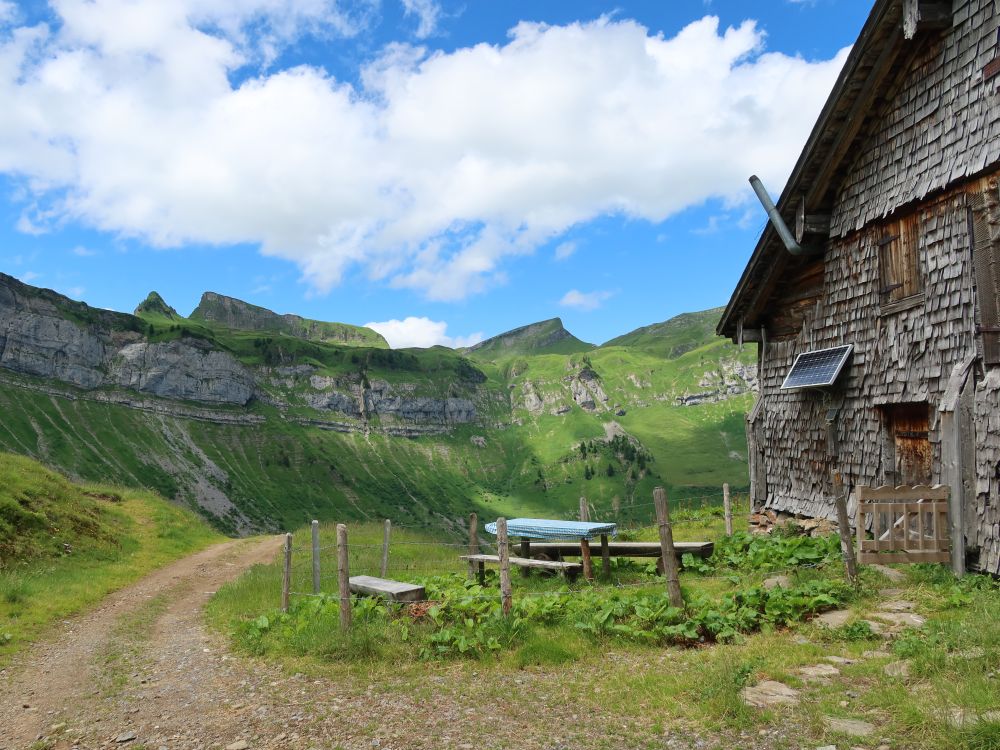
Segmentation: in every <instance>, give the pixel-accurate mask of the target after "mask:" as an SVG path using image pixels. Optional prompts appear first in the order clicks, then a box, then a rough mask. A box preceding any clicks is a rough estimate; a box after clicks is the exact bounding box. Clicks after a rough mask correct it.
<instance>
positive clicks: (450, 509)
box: [0, 275, 755, 534]
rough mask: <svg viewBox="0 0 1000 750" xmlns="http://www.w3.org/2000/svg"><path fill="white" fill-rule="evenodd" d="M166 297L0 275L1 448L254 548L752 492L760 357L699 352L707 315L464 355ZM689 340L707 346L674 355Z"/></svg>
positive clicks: (534, 336)
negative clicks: (367, 341) (155, 500)
mask: <svg viewBox="0 0 1000 750" xmlns="http://www.w3.org/2000/svg"><path fill="white" fill-rule="evenodd" d="M157 298H158V295H157ZM157 298H152V297H151V301H150V300H147V302H150V304H148V305H144V306H141V308H142V309H140V316H139V317H135V316H130V315H121V314H118V313H105V312H104V311H96V310H92V309H91V308H88V307H87V306H86V305H82V304H80V303H75V302H72V301H70V300H66V299H65V298H62V297H60V296H59V295H56V294H55V293H54V292H47V291H44V290H36V289H34V288H33V287H29V286H27V285H24V284H21V283H20V282H16V281H14V280H11V279H10V277H4V276H2V275H0V412H2V413H3V414H4V419H3V420H0V449H6V450H10V451H15V452H19V453H22V454H25V455H29V456H33V457H36V458H39V459H41V460H44V461H45V462H46V463H48V464H50V465H53V466H58V467H60V468H62V469H64V470H65V471H67V472H69V473H71V474H72V475H74V476H78V477H81V478H84V479H87V480H91V481H99V480H100V481H114V482H120V483H122V484H125V485H132V486H140V485H141V486H145V487H150V488H153V489H156V490H157V491H159V492H161V493H162V494H163V495H164V496H166V497H169V498H171V499H173V500H174V501H176V502H178V503H181V504H183V505H186V506H188V507H191V508H192V509H196V510H197V511H198V512H200V513H201V514H202V515H204V516H205V517H206V518H208V519H210V520H211V521H212V523H213V524H215V525H216V527H218V528H220V529H223V530H225V531H227V532H230V533H239V534H245V533H250V532H253V531H255V530H266V529H281V528H289V527H294V526H298V525H300V524H302V523H303V522H306V521H308V520H310V519H311V518H319V519H331V518H359V519H365V518H379V517H390V518H393V519H394V520H398V521H401V522H405V523H408V524H412V525H420V526H425V527H435V528H442V527H444V528H452V529H454V530H455V531H456V532H458V530H459V529H460V527H461V525H462V523H463V522H462V521H461V520H460V519H461V517H463V516H464V515H466V514H467V513H468V512H469V511H471V510H476V511H477V512H480V514H481V515H491V514H492V515H496V514H498V513H500V512H504V513H508V514H510V513H516V514H522V515H528V514H536V515H539V514H552V513H558V514H565V513H572V512H574V509H575V508H576V507H577V503H578V498H579V497H580V496H581V495H586V496H587V497H588V498H590V499H591V501H592V502H593V503H594V504H595V506H596V507H598V508H603V509H605V510H606V511H607V512H608V513H610V512H611V510H612V509H613V508H619V509H621V508H622V507H624V506H627V505H628V504H630V503H634V502H637V498H645V497H647V496H648V494H649V493H650V492H651V491H652V488H653V486H654V485H656V484H665V485H667V486H668V487H669V488H670V489H671V492H673V493H674V496H681V495H704V494H708V493H717V492H718V491H719V487H720V486H721V484H722V483H723V482H729V483H730V484H731V485H733V486H734V487H736V488H738V487H741V486H745V484H746V481H747V469H746V462H745V442H744V440H745V438H744V429H743V421H742V415H743V413H744V412H745V411H746V410H747V409H748V408H749V405H750V400H751V398H752V396H751V395H750V393H751V391H752V390H753V388H754V386H755V375H754V367H753V364H752V359H751V357H752V355H751V354H750V352H749V351H747V352H743V353H741V352H739V351H738V350H737V349H736V347H734V346H732V345H731V344H730V343H729V342H727V341H725V340H722V339H719V338H716V337H714V336H713V335H709V336H708V337H707V338H702V339H701V340H700V341H699V340H698V337H699V336H701V335H702V333H703V330H702V329H703V326H702V324H701V321H702V320H703V319H704V317H706V315H707V313H702V314H698V315H696V316H684V317H683V318H682V319H681V320H680V321H679V322H678V321H668V323H666V324H662V325H659V326H651V327H649V330H647V331H646V332H645V333H643V334H642V340H641V341H640V342H639V343H638V344H636V345H630V344H625V345H615V346H608V345H606V346H602V347H596V348H595V347H592V346H591V345H589V344H585V343H583V342H581V341H579V339H576V338H575V337H573V336H572V335H571V334H569V332H567V331H566V330H565V328H564V327H563V326H562V323H561V322H560V321H559V320H558V319H554V320H552V321H543V322H542V323H541V324H533V325H529V326H525V327H522V328H521V329H517V330H516V331H514V332H510V333H508V334H502V335H501V336H500V337H495V338H494V344H493V345H490V346H487V347H483V348H481V349H480V350H478V352H476V351H474V352H472V353H470V354H468V356H463V355H462V354H461V353H459V352H455V351H452V350H449V349H446V348H443V347H434V348H432V349H407V350H389V349H382V348H376V347H360V346H347V345H344V344H340V343H328V342H321V341H307V340H305V339H301V338H296V337H293V336H289V335H287V334H285V333H283V332H278V333H269V332H263V331H247V330H236V329H231V328H225V327H223V326H221V325H220V324H218V323H215V322H212V323H206V322H204V321H201V322H199V321H195V320H191V319H187V318H179V317H172V314H171V313H170V310H169V308H168V307H167V306H166V303H165V302H162V300H161V299H157ZM161 302H162V304H161ZM165 308H166V309H165ZM511 334H516V335H513V336H512V335H511ZM504 336H507V339H504ZM658 337H662V338H665V339H666V340H667V343H661V342H659V341H658ZM504 340H505V341H506V342H507V343H500V342H501V341H504ZM677 341H683V342H688V343H692V344H697V345H695V346H694V347H693V348H690V347H689V346H688V343H685V344H684V348H685V349H687V350H686V351H685V352H684V353H683V354H681V355H680V356H674V357H665V356H663V354H662V352H672V351H674V350H675V349H676V348H677V347H678V345H679V344H678V343H677ZM581 347H582V348H583V350H582V351H570V352H569V353H567V352H564V351H560V349H564V348H565V349H570V350H574V349H580V348H581ZM616 512H617V511H616Z"/></svg>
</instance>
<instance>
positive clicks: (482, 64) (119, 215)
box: [0, 0, 845, 300]
mask: <svg viewBox="0 0 1000 750" xmlns="http://www.w3.org/2000/svg"><path fill="white" fill-rule="evenodd" d="M373 1H374V0H371V2H373ZM52 4H53V8H54V10H55V12H56V13H57V14H58V15H59V17H60V23H58V24H56V25H54V28H55V30H52V29H50V28H49V27H48V26H45V25H39V26H35V27H31V28H24V27H22V28H14V29H12V30H11V31H10V32H9V34H8V35H7V36H6V37H4V38H3V41H0V101H3V102H4V116H3V117H2V118H0V173H6V174H8V175H12V176H15V177H16V178H19V180H18V182H19V183H20V184H21V185H22V186H23V189H24V193H25V195H26V198H25V199H24V212H23V215H22V217H21V219H20V222H19V226H20V227H21V228H22V230H23V231H42V230H43V229H45V228H47V227H51V226H54V225H58V224H61V223H65V222H67V221H69V222H79V223H82V224H85V225H88V226H91V227H95V228H97V229H99V230H103V231H107V232H113V233H116V234H118V235H120V236H123V237H134V238H139V239H140V240H143V241H145V242H147V243H151V244H153V245H156V246H182V245H185V244H188V243H209V244H220V245H231V244H238V243H255V244H257V245H259V247H260V248H261V251H262V252H263V253H264V254H266V255H269V256H273V257H279V258H284V259H287V260H290V261H292V262H294V263H295V264H297V265H298V267H299V268H300V270H301V272H302V275H303V278H304V279H305V280H306V281H307V282H308V283H309V284H310V286H311V287H312V289H313V290H315V291H318V292H325V291H327V290H329V289H330V288H332V287H333V286H335V285H337V284H338V283H340V282H341V281H342V279H343V278H344V276H345V274H347V273H349V272H352V271H360V272H361V273H363V274H365V275H366V276H367V277H368V278H369V279H371V280H373V281H375V282H378V283H382V284H385V285H388V286H390V287H396V288H411V289H416V290H418V291H420V292H422V293H423V294H424V295H425V296H427V297H428V298H430V299H436V300H454V299H460V298H463V297H465V296H467V295H469V294H472V293H476V292H479V291H482V290H484V289H486V288H488V287H490V286H491V285H496V284H499V283H503V281H504V279H505V278H506V276H505V272H504V266H505V265H506V264H507V263H510V262H512V258H513V257H514V256H517V255H524V254H528V253H532V252H533V251H534V250H535V249H536V248H537V247H539V246H540V245H542V244H545V243H549V242H551V241H553V240H558V239H559V238H560V237H561V236H562V235H563V233H565V232H566V230H568V229H569V228H571V227H573V226H574V225H577V224H580V223H582V222H586V221H589V220H591V219H594V218H597V217H599V216H605V215H609V214H617V215H622V216H626V217H629V218H636V219H644V220H647V221H651V222H659V221H662V220H663V219H665V218H667V217H669V216H671V215H672V214H675V213H677V212H679V211H681V210H683V209H684V208H686V207H689V206H692V205H697V204H701V203H703V202H704V201H706V200H709V199H712V198H720V199H722V200H723V201H725V202H726V203H727V205H728V206H729V207H732V206H737V205H740V204H742V203H744V202H746V201H747V200H750V199H752V194H751V193H750V191H749V187H748V185H747V184H746V177H747V175H749V174H751V173H754V172H756V173H757V174H759V175H760V176H761V178H762V179H763V180H764V182H765V184H767V185H769V186H771V187H772V189H773V190H775V191H777V190H779V189H780V186H781V184H782V183H783V181H784V180H785V179H786V177H787V174H788V173H789V171H790V170H791V167H792V165H793V162H794V159H795V157H796V156H797V154H798V150H799V144H801V143H803V142H804V140H805V138H806V135H807V134H808V132H809V129H810V128H811V126H812V123H813V121H814V119H815V117H816V114H817V113H818V111H819V109H820V106H821V105H822V103H823V101H824V100H825V98H826V94H827V92H828V91H829V89H830V87H831V86H832V83H833V81H834V79H835V77H836V75H837V73H838V71H839V70H840V67H841V65H842V64H843V60H844V57H845V52H842V53H840V54H839V55H837V56H836V57H835V58H834V59H833V60H829V61H819V62H809V61H806V60H803V59H801V58H798V57H790V56H788V55H784V54H780V53H771V52H766V51H764V49H763V42H764V34H763V32H762V31H761V30H759V29H757V28H756V26H755V25H754V24H753V23H752V22H746V23H743V24H742V25H740V26H739V27H738V28H728V29H720V28H719V26H718V20H717V19H715V18H714V17H706V18H704V19H701V20H699V21H696V22H694V23H691V24H690V25H688V26H687V27H685V28H684V29H682V30H681V31H680V32H679V33H678V34H677V35H676V36H674V37H672V38H665V37H663V36H660V35H650V34H649V33H648V32H647V30H646V29H645V28H644V27H642V26H641V25H639V24H638V23H636V22H634V21H629V20H612V19H609V18H602V19H599V20H596V21H593V22H589V23H576V24H570V25H568V26H546V25H543V24H532V23H521V24H519V25H518V26H516V27H515V28H514V29H512V30H511V32H510V39H509V41H508V43H507V44H505V45H502V46H495V45H487V44H480V45H477V46H474V47H469V48H460V49H456V50H454V51H453V52H448V53H445V52H436V53H428V52H427V51H425V50H423V49H419V48H414V47H410V46H407V45H399V44H395V45H390V46H389V47H387V48H386V50H385V54H384V56H382V57H380V58H379V59H378V60H376V61H374V62H372V63H371V64H370V65H369V66H368V67H367V68H366V69H365V70H364V71H363V74H362V80H363V81H364V83H363V85H362V86H361V87H360V88H359V87H354V86H351V85H349V84H345V83H343V82H341V81H338V80H336V79H334V78H332V77H331V76H330V75H329V74H327V73H326V72H325V71H324V70H322V69H318V68H315V67H307V66H300V67H295V68H291V69H285V70H276V71H273V72H269V71H266V70H258V72H257V73H256V74H255V75H251V76H250V77H249V78H247V77H245V76H242V77H241V78H242V80H243V82H242V83H241V84H240V85H238V86H234V84H233V82H232V81H233V79H234V76H233V75H232V74H233V73H234V71H238V70H243V71H245V70H247V67H246V66H247V65H248V64H256V63H259V64H261V65H266V64H267V63H268V62H269V61H273V60H274V59H275V49H276V48H280V46H281V45H283V44H289V43H291V42H293V41H294V40H295V39H296V38H297V37H298V36H299V35H301V34H304V33H307V32H308V33H322V34H351V33H356V31H357V29H358V28H360V27H361V26H362V25H363V23H364V8H366V7H368V8H370V7H371V6H370V3H369V4H368V5H366V3H364V2H362V3H360V5H359V6H350V8H348V9H347V10H345V8H347V6H343V5H341V4H338V3H335V2H333V0H205V1H204V2H201V1H200V0H199V1H198V2H196V1H195V0H176V2H169V3H164V2H161V1H160V0H52ZM357 8H360V9H361V10H357Z"/></svg>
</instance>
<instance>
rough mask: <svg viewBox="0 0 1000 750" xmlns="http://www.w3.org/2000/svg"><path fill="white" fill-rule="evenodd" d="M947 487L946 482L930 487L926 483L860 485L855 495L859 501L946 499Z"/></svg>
mask: <svg viewBox="0 0 1000 750" xmlns="http://www.w3.org/2000/svg"><path fill="white" fill-rule="evenodd" d="M948 489H949V488H948V485H946V484H935V485H934V486H932V487H931V486H928V485H926V484H919V485H917V486H916V487H906V486H901V487H889V486H887V485H886V486H882V487H865V486H864V485H862V486H859V487H858V488H857V497H858V501H859V502H866V501H871V502H878V501H888V502H900V501H907V500H947V499H948Z"/></svg>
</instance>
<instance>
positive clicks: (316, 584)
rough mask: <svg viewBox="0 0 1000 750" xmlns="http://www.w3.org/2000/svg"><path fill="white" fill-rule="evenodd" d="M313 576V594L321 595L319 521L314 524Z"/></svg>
mask: <svg viewBox="0 0 1000 750" xmlns="http://www.w3.org/2000/svg"><path fill="white" fill-rule="evenodd" d="M312 574H313V593H314V594H318V593H319V579H320V575H319V521H313V522H312Z"/></svg>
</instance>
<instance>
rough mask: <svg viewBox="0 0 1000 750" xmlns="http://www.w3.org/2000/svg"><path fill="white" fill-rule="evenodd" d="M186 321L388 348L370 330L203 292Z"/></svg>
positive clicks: (313, 339) (378, 335)
mask: <svg viewBox="0 0 1000 750" xmlns="http://www.w3.org/2000/svg"><path fill="white" fill-rule="evenodd" d="M189 317H190V319H191V320H192V321H196V322H199V323H204V324H207V325H215V326H219V327H221V328H230V329H233V330H237V331H261V332H267V333H284V334H286V335H288V336H294V337H296V338H300V339H305V340H306V341H319V342H322V343H327V344H345V345H348V346H373V347H376V348H379V349H388V348H389V344H388V343H387V342H386V340H385V339H384V338H382V335H381V334H380V333H377V332H375V331H373V330H372V329H371V328H363V327H362V326H352V325H348V324H346V323H328V322H325V321H321V320H310V319H309V318H303V317H301V316H299V315H292V314H284V315H279V314H278V313H276V312H272V311H271V310H268V309H267V308H266V307H258V306H257V305H251V304H250V303H249V302H244V301H243V300H240V299H236V298H234V297H226V296H225V295H222V294H216V293H215V292H205V293H204V294H203V295H202V296H201V301H200V302H199V303H198V306H197V307H196V308H195V309H194V310H193V311H192V313H191V315H190V316H189Z"/></svg>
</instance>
